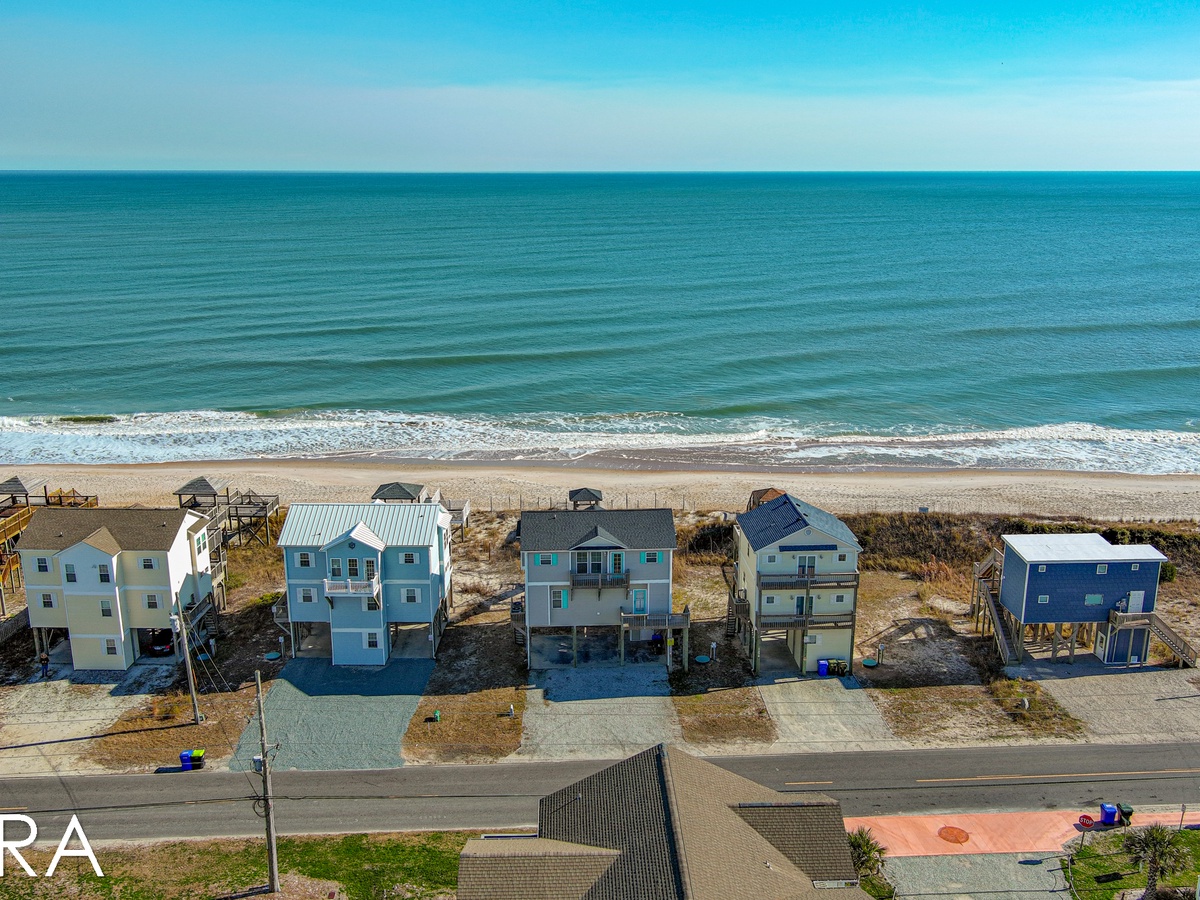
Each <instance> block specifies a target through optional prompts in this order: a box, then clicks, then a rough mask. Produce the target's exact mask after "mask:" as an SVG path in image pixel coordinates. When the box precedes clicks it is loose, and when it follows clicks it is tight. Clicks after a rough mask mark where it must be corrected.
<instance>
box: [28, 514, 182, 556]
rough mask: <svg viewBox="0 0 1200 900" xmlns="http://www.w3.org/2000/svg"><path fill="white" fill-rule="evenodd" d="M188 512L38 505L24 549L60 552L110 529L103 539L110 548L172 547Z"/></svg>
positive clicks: (159, 548) (160, 548)
mask: <svg viewBox="0 0 1200 900" xmlns="http://www.w3.org/2000/svg"><path fill="white" fill-rule="evenodd" d="M187 515H188V510H186V509H103V508H96V509H58V508H56V507H47V508H45V509H38V510H37V511H36V512H35V513H34V514H33V518H32V519H30V521H29V527H28V528H26V529H25V532H24V534H22V535H21V542H20V547H21V549H22V550H26V551H28V550H46V551H49V552H51V553H57V552H58V551H59V550H66V549H67V548H68V547H74V546H75V545H76V544H78V543H79V542H80V541H82V540H85V539H88V538H91V537H92V536H93V535H96V533H97V532H100V531H102V530H107V532H108V535H107V536H106V537H101V536H100V535H97V538H96V539H97V540H102V542H103V543H104V545H105V546H104V548H103V549H105V550H106V551H108V552H111V550H112V548H113V547H114V546H115V547H117V548H119V549H121V550H169V549H171V545H172V544H173V543H175V536H176V535H177V534H178V533H179V526H180V525H182V524H183V520H184V518H186V517H187Z"/></svg>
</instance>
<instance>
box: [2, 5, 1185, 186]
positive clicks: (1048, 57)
mask: <svg viewBox="0 0 1200 900" xmlns="http://www.w3.org/2000/svg"><path fill="white" fill-rule="evenodd" d="M0 83H2V85H3V87H2V89H0V168H9V169H13V168H49V169H60V168H118V169H129V168H132V169H140V168H166V169H322V170H330V169H332V170H384V171H561V170H567V171H571V170H643V171H644V170H763V169H765V170H831V169H832V170H867V169H871V170H878V169H884V170H887V169H903V170H917V169H934V170H945V169H1195V168H1197V160H1198V159H1200V3H1196V2H1193V3H1190V4H1183V3H1138V4H1133V3H1124V4H1107V5H1101V4H1081V3H1057V4H1033V3H1021V2H1013V3H1005V4H991V5H986V4H972V5H969V6H968V5H960V4H950V3H934V4H928V3H927V4H922V5H910V4H900V3H897V4H894V5H885V4H880V3H867V2H860V3H839V4H831V3H828V2H826V3H811V4H810V3H786V4H785V3H758V4H729V3H723V4H718V3H711V2H693V3H663V2H659V3H629V2H620V0H617V2H591V3H552V2H536V0H532V2H514V3H479V2H458V3H447V2H405V0H395V2H390V3H384V2H378V3H368V2H353V0H349V2H346V0H343V2H339V3H328V2H324V3H318V2H310V3H302V2H283V0H259V2H253V3H243V2H230V0H205V2H202V3H192V4H186V3H178V2H174V3H167V2H129V3H119V4H118V3H105V2H102V0H94V2H54V0H41V2H37V3H28V2H24V0H8V2H6V3H5V4H3V6H2V7H0Z"/></svg>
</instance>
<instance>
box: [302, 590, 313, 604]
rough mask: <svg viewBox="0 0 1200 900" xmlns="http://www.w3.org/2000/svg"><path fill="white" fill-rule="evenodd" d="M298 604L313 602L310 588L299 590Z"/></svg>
mask: <svg viewBox="0 0 1200 900" xmlns="http://www.w3.org/2000/svg"><path fill="white" fill-rule="evenodd" d="M300 602H301V603H312V602H313V589H312V588H300Z"/></svg>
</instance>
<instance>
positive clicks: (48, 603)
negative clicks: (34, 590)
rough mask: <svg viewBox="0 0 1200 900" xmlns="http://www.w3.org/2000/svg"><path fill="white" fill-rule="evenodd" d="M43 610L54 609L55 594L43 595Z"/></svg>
mask: <svg viewBox="0 0 1200 900" xmlns="http://www.w3.org/2000/svg"><path fill="white" fill-rule="evenodd" d="M42 609H54V595H53V594H42Z"/></svg>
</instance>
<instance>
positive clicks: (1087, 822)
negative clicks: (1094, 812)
mask: <svg viewBox="0 0 1200 900" xmlns="http://www.w3.org/2000/svg"><path fill="white" fill-rule="evenodd" d="M1079 824H1080V825H1082V826H1083V827H1084V828H1091V827H1092V826H1093V825H1095V824H1096V820H1095V819H1093V818H1092V817H1091V816H1080V817H1079Z"/></svg>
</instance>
